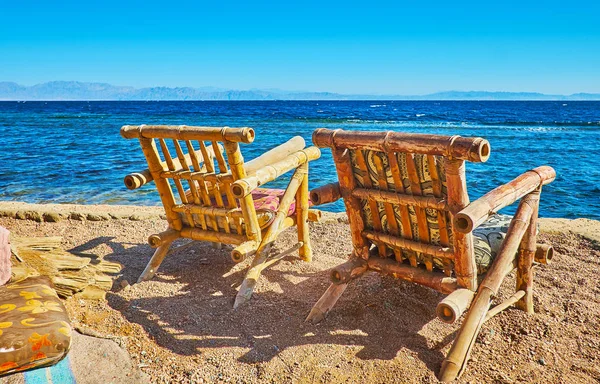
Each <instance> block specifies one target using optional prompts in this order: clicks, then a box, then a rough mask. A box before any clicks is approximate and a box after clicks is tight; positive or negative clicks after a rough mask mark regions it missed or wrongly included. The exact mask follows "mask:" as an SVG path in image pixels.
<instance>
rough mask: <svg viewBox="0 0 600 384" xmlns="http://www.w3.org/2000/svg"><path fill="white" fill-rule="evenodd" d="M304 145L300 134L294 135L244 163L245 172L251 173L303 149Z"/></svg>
mask: <svg viewBox="0 0 600 384" xmlns="http://www.w3.org/2000/svg"><path fill="white" fill-rule="evenodd" d="M305 146H306V142H305V141H304V139H303V138H302V136H294V137H292V138H291V139H290V140H288V141H286V142H285V143H283V144H281V145H278V146H277V147H275V148H273V149H270V150H268V151H267V152H265V153H263V154H262V155H260V156H258V157H256V158H254V159H252V160H250V161H248V162H247V163H245V164H244V168H245V169H246V174H248V175H253V174H254V173H256V171H258V170H260V169H263V168H265V167H268V166H269V165H271V164H273V163H276V162H278V161H281V160H283V159H285V158H286V157H288V156H289V155H291V154H292V153H295V152H297V151H301V150H303V149H304V147H305Z"/></svg>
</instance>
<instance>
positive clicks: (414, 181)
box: [406, 153, 433, 271]
mask: <svg viewBox="0 0 600 384" xmlns="http://www.w3.org/2000/svg"><path fill="white" fill-rule="evenodd" d="M406 169H407V171H408V179H409V181H410V191H411V193H412V194H413V195H418V196H422V195H423V190H422V189H421V181H420V180H419V174H418V172H417V166H416V163H415V154H413V153H409V154H407V155H406ZM414 209H415V213H416V216H417V225H418V228H419V240H420V241H421V242H422V243H429V226H428V225H427V214H426V213H425V209H424V208H421V207H414ZM424 261H425V267H426V268H427V270H428V271H431V270H432V268H433V261H432V260H431V259H430V258H428V257H425V260H424Z"/></svg>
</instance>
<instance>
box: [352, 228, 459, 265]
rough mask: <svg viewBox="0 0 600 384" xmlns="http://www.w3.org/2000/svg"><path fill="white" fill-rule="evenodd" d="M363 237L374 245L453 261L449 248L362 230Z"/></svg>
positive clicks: (452, 253) (451, 251)
mask: <svg viewBox="0 0 600 384" xmlns="http://www.w3.org/2000/svg"><path fill="white" fill-rule="evenodd" d="M363 236H365V237H366V238H367V239H369V240H372V241H374V242H375V243H379V244H385V245H387V246H389V247H393V248H398V249H408V250H411V251H415V252H421V253H425V254H427V255H431V256H435V257H440V258H445V259H453V258H454V251H453V250H452V249H450V248H447V247H444V246H441V245H435V244H427V243H419V242H417V241H414V240H407V239H404V238H402V237H396V236H392V235H388V234H385V233H381V232H374V231H370V230H364V231H363Z"/></svg>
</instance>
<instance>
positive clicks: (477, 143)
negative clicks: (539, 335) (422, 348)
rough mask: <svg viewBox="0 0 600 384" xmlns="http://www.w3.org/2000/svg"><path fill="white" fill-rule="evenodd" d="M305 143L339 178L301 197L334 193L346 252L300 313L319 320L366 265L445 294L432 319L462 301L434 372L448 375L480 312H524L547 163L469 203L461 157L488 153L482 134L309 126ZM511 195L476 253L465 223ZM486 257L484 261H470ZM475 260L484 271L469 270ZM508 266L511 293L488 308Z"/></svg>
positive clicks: (546, 252) (539, 248) (484, 315)
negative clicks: (507, 212) (509, 213)
mask: <svg viewBox="0 0 600 384" xmlns="http://www.w3.org/2000/svg"><path fill="white" fill-rule="evenodd" d="M313 142H314V143H315V145H317V146H318V147H321V148H324V147H329V148H331V150H332V152H333V160H334V162H335V166H336V169H337V174H338V179H339V182H337V183H332V184H328V185H325V186H323V187H320V188H317V189H315V190H313V191H311V199H312V200H313V203H315V204H324V203H329V202H333V201H335V200H337V199H339V198H340V197H341V198H343V200H344V204H345V206H346V211H347V213H348V220H349V223H350V229H351V234H352V243H353V247H354V250H353V252H352V254H351V256H350V259H349V260H348V261H347V262H345V263H343V264H341V265H340V266H338V267H336V268H334V269H333V270H332V273H331V279H332V281H333V283H332V284H331V285H330V287H329V288H328V289H327V291H326V292H325V294H324V295H323V296H322V297H321V298H320V299H319V301H318V302H317V303H316V304H315V305H314V307H313V308H312V310H311V312H310V314H309V315H308V317H307V319H306V320H307V321H312V322H318V321H320V320H322V319H323V318H324V317H325V315H326V314H327V312H328V311H329V310H331V308H332V307H333V306H334V305H335V303H336V301H337V300H338V298H339V297H340V295H341V294H342V293H343V292H344V290H345V289H346V286H347V284H348V283H349V282H350V281H351V280H352V279H354V278H356V277H358V276H360V275H362V274H363V273H365V272H367V271H375V272H378V273H382V274H386V275H391V276H394V277H396V278H401V279H405V280H408V281H412V282H414V283H417V284H421V285H424V286H427V287H430V288H433V289H435V290H437V291H440V292H442V293H446V294H448V296H446V297H445V298H444V299H443V300H442V301H441V302H440V303H439V305H438V307H437V309H436V312H437V314H438V316H439V317H440V319H441V320H443V321H445V322H447V323H452V322H454V321H455V320H456V319H458V318H459V317H460V316H461V315H462V313H463V312H465V311H466V310H467V309H468V312H467V314H466V317H465V319H464V321H463V323H462V327H461V329H460V331H459V333H458V335H457V337H456V339H455V341H454V344H453V345H452V347H451V349H450V352H449V353H448V356H447V357H446V359H445V360H444V362H443V364H442V367H441V372H440V375H439V377H440V379H441V380H443V381H451V380H454V379H455V378H456V377H457V376H459V375H460V374H461V373H462V371H463V370H464V368H465V364H466V362H467V361H468V356H469V353H470V351H471V348H472V347H473V344H474V342H475V339H476V337H477V334H478V333H479V331H480V329H481V326H482V324H483V323H484V322H485V321H486V320H488V319H489V318H491V317H492V316H494V315H496V314H498V313H499V312H501V311H502V310H504V309H506V308H508V307H509V306H510V305H513V304H514V305H516V306H517V307H518V308H520V309H522V310H524V311H527V312H528V313H533V291H532V284H533V272H532V264H533V262H534V261H537V262H541V263H546V262H547V261H548V260H549V259H550V258H551V256H552V249H551V247H549V246H545V245H536V229H537V224H536V222H537V217H538V204H539V199H540V192H541V187H542V185H545V184H548V183H550V182H552V181H553V180H554V178H555V176H556V175H555V172H554V169H552V168H551V167H548V166H543V167H539V168H535V169H533V170H531V171H528V172H525V173H524V174H522V175H521V176H519V177H517V178H516V179H514V180H512V181H511V182H509V183H507V184H505V185H502V186H500V187H498V188H496V189H494V190H492V191H491V192H489V193H487V194H486V195H484V196H483V197H481V198H479V199H477V200H476V201H474V202H472V203H469V196H468V194H467V188H466V183H465V181H466V178H465V161H471V162H485V161H486V160H487V159H488V157H489V155H490V145H489V143H488V142H487V141H486V140H484V139H482V138H465V137H460V136H451V137H450V136H437V135H420V134H409V133H400V132H352V131H343V130H335V131H333V130H329V129H318V130H316V131H315V132H314V134H313ZM519 199H521V202H520V204H519V207H518V209H517V212H516V214H515V216H514V218H513V219H512V221H511V222H510V226H509V227H508V231H507V232H506V237H505V238H504V240H503V242H502V244H501V246H500V249H499V251H498V253H497V255H496V256H495V258H494V259H492V258H491V257H489V258H487V259H486V258H482V257H477V253H476V252H475V250H474V237H473V234H472V232H473V230H474V229H475V228H477V226H479V225H480V224H482V223H484V221H485V220H486V219H487V218H488V216H490V215H491V214H492V213H495V212H497V211H498V210H499V209H501V208H503V207H506V206H508V205H510V204H513V203H514V202H515V201H517V200H519ZM486 260H487V261H488V264H489V265H485V266H483V265H477V264H478V261H479V262H485V261H486ZM478 268H479V270H480V271H485V272H486V273H485V274H483V275H480V276H478V273H477V272H478ZM515 268H516V270H517V273H516V293H515V294H514V295H512V296H511V297H510V298H509V299H507V300H506V301H504V302H503V303H501V304H498V305H497V306H495V307H494V308H492V309H490V305H491V300H492V298H493V297H495V296H496V294H497V292H498V289H499V287H500V284H501V283H502V281H503V280H504V278H505V277H506V276H507V275H508V274H509V273H510V272H511V271H512V270H513V269H515Z"/></svg>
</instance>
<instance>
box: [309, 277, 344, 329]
mask: <svg viewBox="0 0 600 384" xmlns="http://www.w3.org/2000/svg"><path fill="white" fill-rule="evenodd" d="M347 286H348V284H333V283H332V284H331V285H329V288H327V290H326V291H325V293H324V294H323V296H321V298H320V299H319V301H317V302H316V303H315V305H314V306H313V307H312V309H311V310H310V313H309V314H308V316H307V317H306V319H305V320H304V321H306V322H311V323H313V324H316V323H318V322H320V321H322V320H323V319H324V318H325V316H327V313H328V312H329V311H330V310H331V308H333V307H334V306H335V303H337V301H338V299H339V298H340V296H342V293H344V291H345V290H346V287H347Z"/></svg>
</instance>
